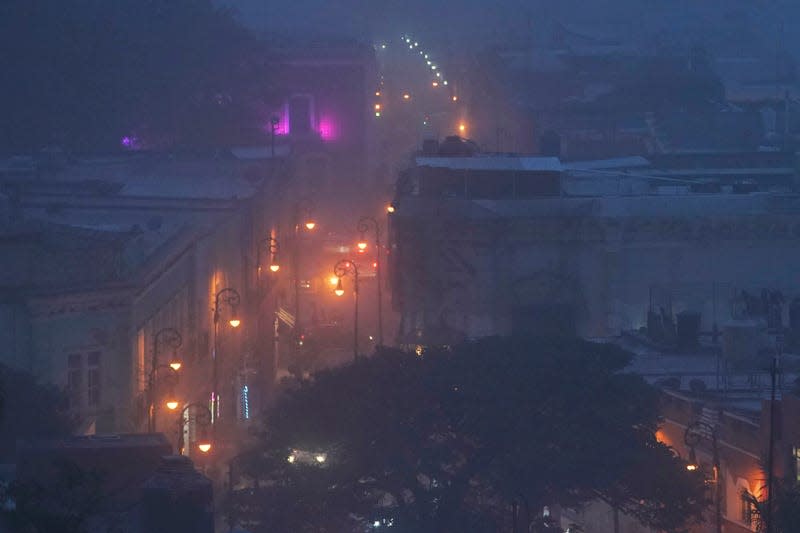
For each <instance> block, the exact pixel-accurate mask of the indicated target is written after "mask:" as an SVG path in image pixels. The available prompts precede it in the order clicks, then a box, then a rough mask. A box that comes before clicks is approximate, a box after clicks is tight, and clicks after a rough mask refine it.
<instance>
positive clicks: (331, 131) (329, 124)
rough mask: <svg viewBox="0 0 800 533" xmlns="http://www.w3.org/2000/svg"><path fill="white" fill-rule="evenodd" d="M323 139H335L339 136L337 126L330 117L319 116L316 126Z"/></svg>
mask: <svg viewBox="0 0 800 533" xmlns="http://www.w3.org/2000/svg"><path fill="white" fill-rule="evenodd" d="M317 131H319V136H320V137H321V138H322V140H323V141H335V140H336V139H338V138H339V128H338V125H337V124H336V122H335V121H334V120H333V119H331V117H320V118H319V124H318V127H317Z"/></svg>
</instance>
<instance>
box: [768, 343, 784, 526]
mask: <svg viewBox="0 0 800 533" xmlns="http://www.w3.org/2000/svg"><path fill="white" fill-rule="evenodd" d="M782 351H783V334H782V333H781V332H778V335H777V338H776V342H775V355H774V356H773V358H772V364H771V365H770V378H771V381H772V387H771V391H770V401H769V449H768V450H767V516H766V520H765V521H766V526H767V527H766V533H772V531H773V529H774V528H773V527H772V509H773V507H774V506H773V504H772V501H773V499H774V497H775V493H774V492H773V490H774V485H775V483H774V475H773V470H774V468H775V466H774V462H775V396H776V390H775V389H776V378H777V376H778V372H779V363H780V357H781V352H782Z"/></svg>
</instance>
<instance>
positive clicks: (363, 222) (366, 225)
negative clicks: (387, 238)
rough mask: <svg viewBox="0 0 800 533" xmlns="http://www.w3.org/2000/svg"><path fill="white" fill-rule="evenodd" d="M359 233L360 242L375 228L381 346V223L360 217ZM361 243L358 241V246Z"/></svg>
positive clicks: (380, 342) (381, 343) (380, 341)
mask: <svg viewBox="0 0 800 533" xmlns="http://www.w3.org/2000/svg"><path fill="white" fill-rule="evenodd" d="M356 229H358V231H359V232H360V233H361V239H362V242H364V235H365V234H366V232H367V231H369V230H370V229H374V230H375V248H376V249H377V253H376V255H377V259H376V261H375V281H376V282H377V283H378V346H383V295H382V290H383V287H382V283H381V274H382V270H383V259H384V254H383V248H382V247H381V225H380V224H379V223H378V221H377V220H376V219H374V218H372V217H361V218H360V219H359V221H358V226H357V228H356ZM360 247H361V243H359V248H360Z"/></svg>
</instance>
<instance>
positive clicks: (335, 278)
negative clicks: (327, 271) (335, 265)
mask: <svg viewBox="0 0 800 533" xmlns="http://www.w3.org/2000/svg"><path fill="white" fill-rule="evenodd" d="M328 283H330V284H331V285H333V286H334V287H335V286H336V285H337V284H338V283H339V277H338V276H331V277H330V278H328Z"/></svg>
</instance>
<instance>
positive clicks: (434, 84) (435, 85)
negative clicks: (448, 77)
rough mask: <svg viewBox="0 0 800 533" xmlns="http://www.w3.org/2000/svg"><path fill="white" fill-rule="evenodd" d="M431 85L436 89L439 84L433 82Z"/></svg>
mask: <svg viewBox="0 0 800 533" xmlns="http://www.w3.org/2000/svg"><path fill="white" fill-rule="evenodd" d="M431 85H433V86H434V87H438V86H439V82H438V81H435V82H433V83H431Z"/></svg>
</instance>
